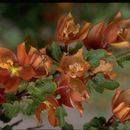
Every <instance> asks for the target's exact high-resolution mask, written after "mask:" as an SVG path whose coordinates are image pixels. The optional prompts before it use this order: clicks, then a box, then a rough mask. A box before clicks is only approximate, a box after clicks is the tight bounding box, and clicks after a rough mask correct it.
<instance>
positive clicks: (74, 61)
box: [58, 49, 90, 78]
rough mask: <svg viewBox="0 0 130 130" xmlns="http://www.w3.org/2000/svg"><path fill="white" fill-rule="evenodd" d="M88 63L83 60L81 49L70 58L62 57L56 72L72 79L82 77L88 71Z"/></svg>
mask: <svg viewBox="0 0 130 130" xmlns="http://www.w3.org/2000/svg"><path fill="white" fill-rule="evenodd" d="M89 66H90V65H89V63H88V62H87V61H85V60H84V58H83V49H79V51H78V52H77V53H76V54H74V55H71V56H66V55H63V57H62V59H61V61H60V65H59V67H58V70H59V71H60V72H62V73H63V74H66V75H68V76H70V77H72V78H76V77H82V76H84V74H85V73H86V71H87V70H88V69H89Z"/></svg>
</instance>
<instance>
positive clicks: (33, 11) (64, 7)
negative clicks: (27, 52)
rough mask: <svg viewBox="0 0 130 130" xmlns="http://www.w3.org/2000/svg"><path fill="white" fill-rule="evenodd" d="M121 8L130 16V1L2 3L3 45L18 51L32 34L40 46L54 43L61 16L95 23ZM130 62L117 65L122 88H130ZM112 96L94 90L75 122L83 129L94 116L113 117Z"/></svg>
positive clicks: (0, 41) (0, 42)
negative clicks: (21, 44) (20, 45)
mask: <svg viewBox="0 0 130 130" xmlns="http://www.w3.org/2000/svg"><path fill="white" fill-rule="evenodd" d="M117 11H121V12H122V15H123V17H124V18H130V13H129V11H130V3H55V4H54V3H53V4H50V3H37V4H36V3H30V4H18V3H17V4H14V3H12V4H11V3H6V4H4V3H0V46H4V47H8V48H11V49H12V50H15V48H16V45H17V44H18V43H20V42H22V41H23V40H24V38H25V37H26V36H28V35H30V36H31V37H33V38H34V39H36V41H37V43H38V45H39V46H43V45H45V44H50V43H51V42H52V41H53V40H54V39H55V30H56V24H57V21H58V18H59V17H60V16H61V15H63V14H67V13H68V12H71V13H72V15H73V16H74V17H75V19H76V22H77V23H82V22H83V21H84V20H87V21H89V22H92V23H94V24H95V23H97V22H99V21H101V20H105V19H106V20H107V19H108V18H111V17H112V16H113V15H114V14H115V13H116V12H117ZM129 64H130V62H129V63H126V65H125V68H124V69H121V68H120V67H116V68H115V69H116V71H117V73H118V78H117V80H118V81H119V82H120V84H121V88H128V87H130V85H129V84H130V81H129V76H130V72H129V71H128V70H129V69H130V65H129ZM112 95H113V92H109V91H105V92H104V94H99V93H96V92H94V93H93V94H92V96H91V99H90V100H89V104H88V103H85V104H84V106H85V108H86V115H85V117H84V118H83V120H84V121H83V120H80V119H79V121H78V122H77V120H78V119H75V120H74V121H73V122H74V123H73V125H74V126H75V127H76V126H77V127H76V128H80V126H82V124H83V123H84V122H86V121H87V120H89V119H91V118H92V117H93V116H101V115H102V116H106V117H108V118H109V117H110V115H111V98H112ZM74 114H75V112H73V113H70V116H69V117H68V120H70V121H72V119H73V118H75V117H73V116H74ZM71 117H72V118H71ZM80 121H83V123H81V122H80Z"/></svg>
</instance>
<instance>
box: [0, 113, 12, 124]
mask: <svg viewBox="0 0 130 130" xmlns="http://www.w3.org/2000/svg"><path fill="white" fill-rule="evenodd" d="M10 120H11V118H9V117H8V116H6V115H5V113H1V114H0V121H2V122H4V123H8V122H9V121H10Z"/></svg>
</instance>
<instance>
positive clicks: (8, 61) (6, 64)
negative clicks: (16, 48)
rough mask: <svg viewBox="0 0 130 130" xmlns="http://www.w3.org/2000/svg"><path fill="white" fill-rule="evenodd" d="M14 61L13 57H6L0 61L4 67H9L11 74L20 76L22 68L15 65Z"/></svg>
mask: <svg viewBox="0 0 130 130" xmlns="http://www.w3.org/2000/svg"><path fill="white" fill-rule="evenodd" d="M13 64H14V63H13V61H12V60H11V59H8V58H5V59H3V61H2V62H1V63H0V67H1V68H3V69H7V70H8V71H9V72H10V74H11V76H18V75H19V71H20V68H19V67H16V66H14V65H13Z"/></svg>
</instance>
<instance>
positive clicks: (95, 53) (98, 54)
mask: <svg viewBox="0 0 130 130" xmlns="http://www.w3.org/2000/svg"><path fill="white" fill-rule="evenodd" d="M107 56H108V54H107V51H106V50H103V49H97V50H90V51H88V53H87V54H86V57H87V60H88V61H89V63H90V65H91V67H92V68H95V67H97V66H99V64H100V60H101V59H102V58H105V57H107Z"/></svg>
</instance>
